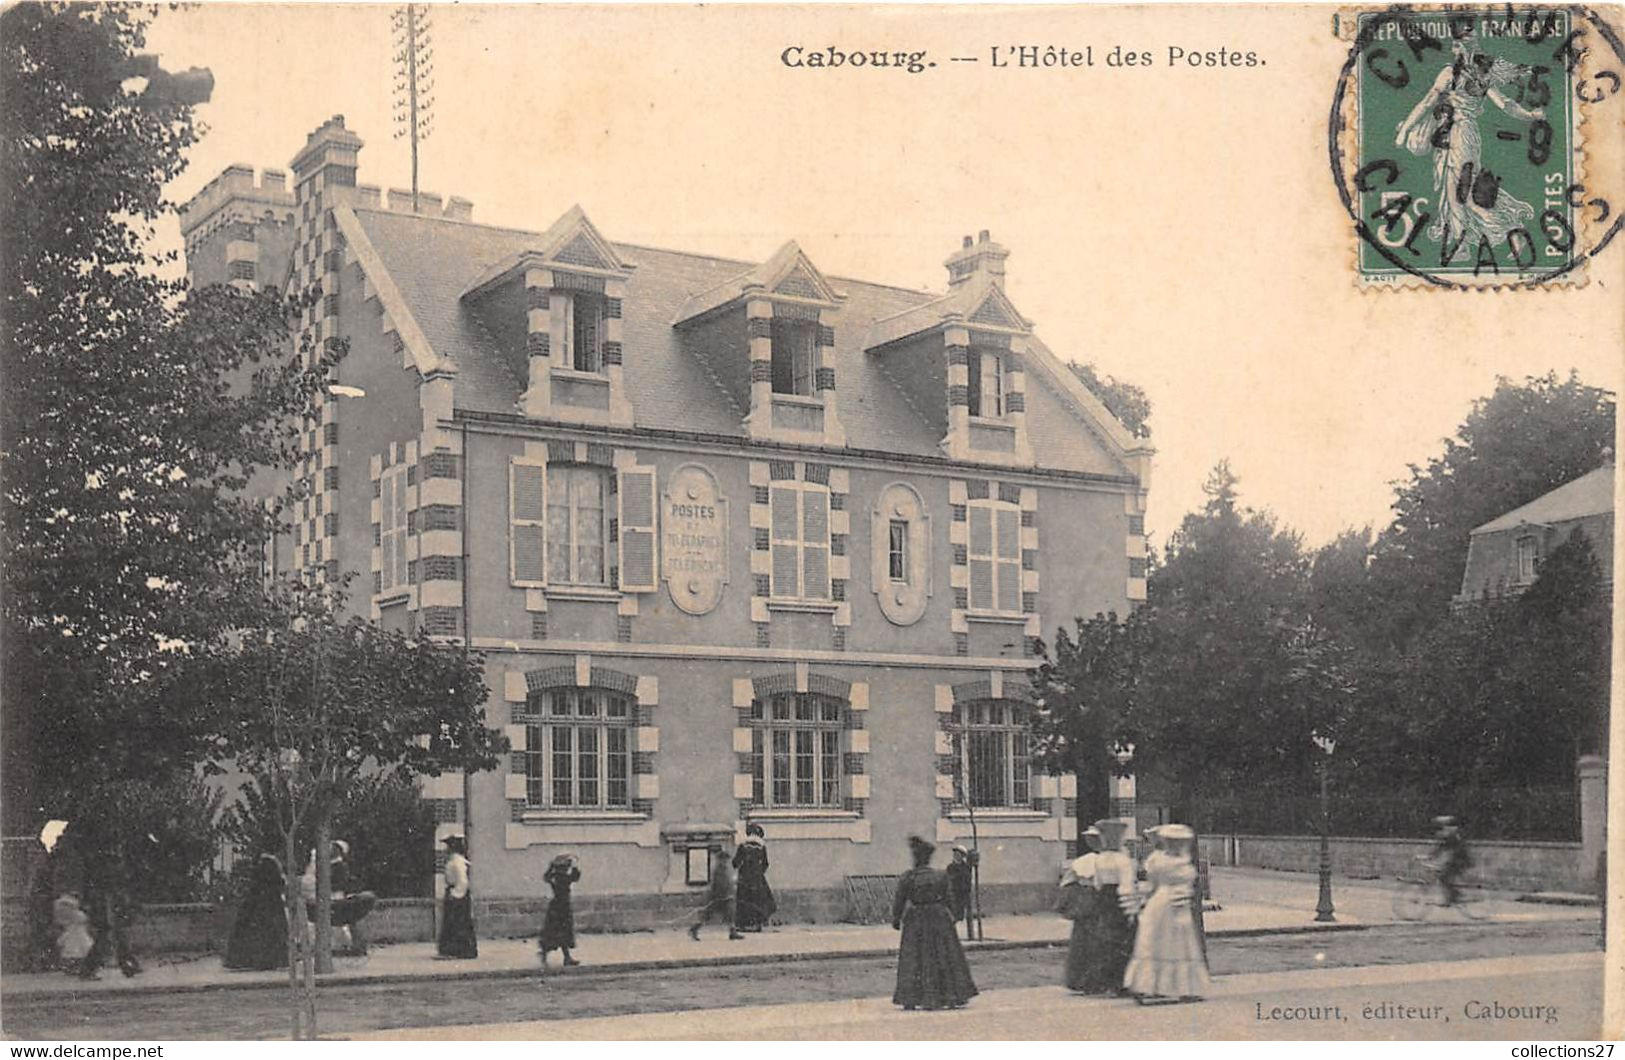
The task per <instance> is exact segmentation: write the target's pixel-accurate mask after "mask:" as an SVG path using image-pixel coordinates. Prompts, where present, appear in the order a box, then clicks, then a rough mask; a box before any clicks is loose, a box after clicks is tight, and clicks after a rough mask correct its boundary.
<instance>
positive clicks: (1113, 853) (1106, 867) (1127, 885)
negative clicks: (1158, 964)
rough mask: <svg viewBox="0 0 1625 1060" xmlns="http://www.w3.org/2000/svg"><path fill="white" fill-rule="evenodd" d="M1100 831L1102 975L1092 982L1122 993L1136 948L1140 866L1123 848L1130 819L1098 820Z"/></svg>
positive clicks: (1095, 987) (1097, 928)
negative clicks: (1132, 917)
mask: <svg viewBox="0 0 1625 1060" xmlns="http://www.w3.org/2000/svg"><path fill="white" fill-rule="evenodd" d="M1094 827H1095V829H1096V830H1097V831H1099V832H1100V848H1101V849H1100V853H1099V854H1098V855H1097V856H1096V861H1095V893H1096V894H1097V895H1098V896H1099V902H1098V903H1097V904H1096V906H1095V938H1096V945H1097V947H1098V952H1099V954H1100V957H1099V964H1098V965H1097V968H1096V975H1097V976H1098V978H1097V979H1096V980H1095V981H1094V982H1092V983H1091V987H1092V988H1093V989H1092V990H1091V992H1093V993H1107V992H1113V993H1122V992H1123V971H1124V969H1126V968H1127V967H1128V962H1129V957H1130V956H1131V955H1132V954H1133V952H1134V922H1133V921H1132V920H1130V919H1129V914H1130V912H1138V910H1139V895H1138V893H1137V889H1138V885H1137V883H1136V877H1137V875H1138V872H1139V870H1138V867H1137V866H1136V865H1135V864H1134V859H1133V858H1131V857H1129V855H1128V853H1127V852H1126V851H1124V850H1123V837H1124V835H1125V834H1126V833H1127V832H1128V823H1127V822H1125V821H1121V820H1118V819H1116V818H1110V817H1108V818H1106V819H1104V820H1100V821H1096V822H1095V825H1094Z"/></svg>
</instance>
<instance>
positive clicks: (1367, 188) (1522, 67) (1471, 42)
mask: <svg viewBox="0 0 1625 1060" xmlns="http://www.w3.org/2000/svg"><path fill="white" fill-rule="evenodd" d="M1336 28H1337V31H1338V32H1339V34H1340V35H1342V36H1345V37H1347V38H1349V39H1351V40H1352V48H1351V51H1350V53H1349V57H1348V61H1347V63H1346V64H1345V66H1344V70H1343V76H1342V78H1341V79H1340V80H1339V84H1338V89H1337V94H1336V98H1335V99H1334V102H1333V107H1332V116H1331V127H1330V141H1331V153H1332V168H1333V173H1334V177H1335V178H1336V179H1337V180H1338V188H1339V192H1340V194H1341V195H1342V197H1343V201H1344V205H1345V207H1347V208H1348V210H1349V213H1350V216H1351V218H1352V219H1353V221H1354V222H1355V232H1356V234H1357V236H1358V242H1357V243H1356V244H1355V254H1354V267H1355V275H1356V277H1357V279H1358V280H1359V281H1360V282H1361V283H1363V284H1370V285H1386V286H1422V285H1426V286H1436V287H1474V286H1479V287H1482V286H1540V285H1549V284H1554V283H1574V282H1578V281H1580V280H1581V279H1582V278H1583V275H1584V265H1585V263H1586V262H1587V261H1588V260H1589V259H1590V258H1591V257H1592V256H1594V255H1595V254H1596V253H1597V252H1598V251H1600V250H1601V249H1603V247H1605V246H1606V245H1607V244H1608V243H1609V242H1611V241H1612V239H1613V236H1614V234H1615V233H1617V231H1618V228H1619V220H1620V218H1619V205H1618V203H1619V199H1620V191H1621V190H1622V189H1621V188H1619V187H1618V185H1619V184H1620V183H1621V180H1620V175H1619V174H1618V173H1617V172H1614V173H1607V174H1605V175H1604V176H1603V178H1602V179H1599V180H1596V181H1593V182H1592V183H1588V179H1587V177H1588V175H1587V173H1586V168H1587V167H1586V162H1587V153H1586V143H1585V140H1586V136H1587V135H1589V134H1591V133H1592V132H1593V131H1596V130H1601V131H1602V133H1603V134H1604V136H1605V137H1607V136H1610V135H1611V133H1610V130H1617V127H1618V125H1619V122H1620V118H1621V115H1620V114H1619V110H1620V106H1619V94H1620V89H1621V79H1620V74H1619V71H1620V69H1621V68H1622V63H1621V60H1622V59H1625V53H1622V51H1621V47H1620V39H1619V37H1618V36H1617V34H1616V33H1615V32H1614V31H1613V29H1612V28H1611V27H1610V26H1608V25H1607V24H1606V23H1604V22H1603V21H1602V20H1601V18H1600V17H1599V16H1598V15H1596V13H1595V12H1593V11H1591V10H1589V9H1585V8H1580V7H1569V6H1564V7H1537V6H1520V5H1506V6H1503V7H1497V8H1490V7H1478V8H1444V9H1440V8H1412V7H1407V6H1403V5H1401V6H1395V7H1390V8H1386V9H1383V10H1372V11H1358V12H1352V13H1339V14H1338V16H1337V27H1336ZM1608 154H1610V155H1611V154H1612V152H1611V151H1610V152H1608ZM1610 161H1612V159H1610ZM1610 168H1613V167H1610Z"/></svg>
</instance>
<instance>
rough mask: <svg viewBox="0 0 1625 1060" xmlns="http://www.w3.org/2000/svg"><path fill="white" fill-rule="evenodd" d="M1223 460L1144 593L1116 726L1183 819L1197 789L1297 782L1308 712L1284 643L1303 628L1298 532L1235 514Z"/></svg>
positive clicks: (1304, 767)
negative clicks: (1140, 647)
mask: <svg viewBox="0 0 1625 1060" xmlns="http://www.w3.org/2000/svg"><path fill="white" fill-rule="evenodd" d="M1236 487H1237V479H1236V476H1235V475H1234V474H1233V473H1232V472H1231V470H1230V467H1229V464H1228V462H1221V463H1220V464H1219V465H1218V466H1217V467H1215V468H1214V470H1213V472H1212V474H1211V475H1210V476H1209V478H1208V481H1207V482H1206V484H1205V485H1204V491H1205V492H1206V494H1207V498H1208V499H1207V502H1206V504H1205V505H1204V507H1203V510H1202V511H1201V512H1199V513H1192V514H1190V515H1187V516H1186V517H1185V519H1184V521H1183V522H1182V523H1181V524H1180V527H1179V530H1178V531H1177V532H1176V533H1175V534H1173V535H1172V537H1171V538H1170V540H1169V543H1168V546H1167V549H1166V553H1165V556H1164V559H1163V562H1162V563H1161V565H1160V566H1159V567H1158V568H1157V569H1156V570H1155V571H1153V573H1152V577H1151V578H1150V580H1149V585H1148V599H1147V605H1146V606H1147V609H1148V610H1149V612H1150V613H1149V614H1148V615H1147V616H1146V621H1147V623H1148V624H1149V632H1148V640H1147V642H1146V646H1145V648H1144V651H1145V653H1146V657H1147V658H1148V659H1150V660H1151V661H1152V664H1151V665H1149V666H1147V667H1146V668H1145V669H1144V672H1143V673H1142V674H1141V677H1140V687H1139V690H1138V694H1137V695H1136V696H1135V697H1134V698H1133V700H1132V701H1131V702H1132V706H1133V711H1132V714H1131V715H1130V716H1129V717H1128V718H1127V719H1125V720H1126V723H1127V725H1126V727H1127V730H1128V731H1129V732H1130V733H1132V734H1134V735H1135V737H1136V739H1135V742H1136V744H1137V750H1136V754H1135V767H1136V769H1140V768H1145V769H1149V770H1154V771H1156V772H1158V773H1160V774H1161V775H1163V776H1164V777H1165V778H1166V779H1167V780H1168V781H1169V782H1170V783H1171V785H1172V787H1173V789H1174V805H1173V810H1174V812H1175V814H1176V815H1178V816H1180V817H1181V818H1183V819H1189V816H1190V813H1191V810H1192V808H1193V805H1192V804H1193V802H1194V800H1195V799H1196V797H1197V795H1198V794H1199V792H1200V791H1201V789H1202V788H1203V787H1204V786H1206V787H1208V788H1210V789H1211V788H1214V787H1219V786H1223V785H1226V784H1233V783H1238V782H1245V783H1249V784H1256V783H1257V782H1258V781H1259V780H1260V778H1273V777H1288V778H1291V777H1298V778H1302V777H1304V776H1306V775H1307V771H1308V769H1309V767H1310V764H1311V760H1310V759H1309V758H1308V749H1309V748H1310V743H1309V731H1310V730H1311V729H1312V728H1314V727H1315V726H1316V720H1317V719H1316V718H1315V717H1314V715H1313V713H1312V709H1313V708H1314V706H1315V704H1314V703H1313V702H1306V699H1305V689H1304V688H1303V687H1302V685H1303V677H1302V675H1301V674H1300V673H1299V667H1300V662H1301V661H1300V659H1299V658H1298V657H1297V656H1296V655H1295V654H1294V651H1295V648H1294V643H1295V641H1296V640H1297V639H1299V638H1301V636H1302V630H1303V625H1304V612H1305V600H1306V586H1305V583H1306V580H1307V572H1308V563H1307V560H1306V559H1305V557H1304V554H1303V549H1302V544H1301V542H1300V541H1299V539H1298V537H1297V535H1296V534H1294V533H1291V532H1290V531H1285V530H1281V529H1279V528H1278V527H1277V526H1276V524H1275V519H1274V517H1273V516H1271V515H1270V514H1269V513H1267V512H1262V511H1254V510H1252V509H1247V508H1243V507H1241V506H1240V504H1239V500H1238V496H1237V489H1236Z"/></svg>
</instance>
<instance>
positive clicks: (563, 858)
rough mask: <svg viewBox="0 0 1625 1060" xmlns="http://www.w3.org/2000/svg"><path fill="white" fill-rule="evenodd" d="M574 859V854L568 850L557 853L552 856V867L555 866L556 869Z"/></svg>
mask: <svg viewBox="0 0 1625 1060" xmlns="http://www.w3.org/2000/svg"><path fill="white" fill-rule="evenodd" d="M575 860H576V856H575V855H574V854H572V853H569V852H565V853H563V854H559V855H557V856H555V857H554V858H553V861H552V866H553V867H554V868H556V869H562V868H564V867H565V866H567V865H570V864H572V863H574V862H575Z"/></svg>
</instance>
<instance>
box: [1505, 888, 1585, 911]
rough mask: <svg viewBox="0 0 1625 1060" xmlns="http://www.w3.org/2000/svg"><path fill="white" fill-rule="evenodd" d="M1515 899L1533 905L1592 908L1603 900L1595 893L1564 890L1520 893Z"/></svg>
mask: <svg viewBox="0 0 1625 1060" xmlns="http://www.w3.org/2000/svg"><path fill="white" fill-rule="evenodd" d="M1513 901H1517V902H1527V903H1529V904H1531V905H1568V906H1578V907H1585V906H1590V907H1592V908H1596V907H1598V906H1600V905H1602V902H1601V900H1599V899H1598V898H1597V897H1595V896H1594V895H1589V894H1566V893H1564V892H1562V891H1539V892H1536V893H1534V894H1520V895H1518V897H1517V898H1515V899H1513Z"/></svg>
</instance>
